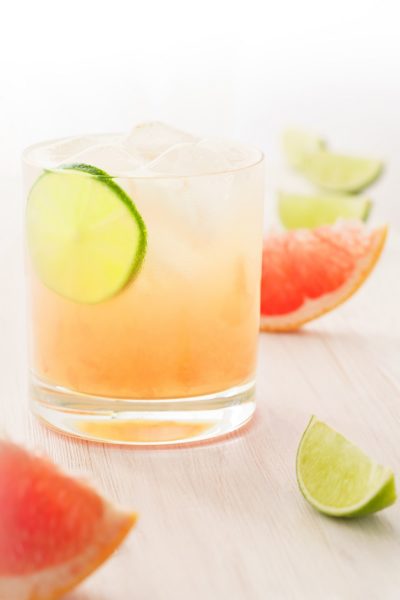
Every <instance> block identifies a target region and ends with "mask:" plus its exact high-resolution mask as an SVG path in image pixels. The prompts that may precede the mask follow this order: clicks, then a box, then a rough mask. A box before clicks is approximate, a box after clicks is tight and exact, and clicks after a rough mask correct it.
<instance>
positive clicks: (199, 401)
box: [31, 377, 255, 445]
mask: <svg viewBox="0 0 400 600" xmlns="http://www.w3.org/2000/svg"><path fill="white" fill-rule="evenodd" d="M31 390H32V394H31V396H32V408H33V411H34V413H35V414H36V415H37V416H38V417H39V418H40V419H42V420H43V421H44V422H45V423H46V424H47V425H48V426H50V427H52V428H54V429H56V430H59V431H61V432H63V433H65V434H69V435H72V436H75V437H80V438H84V439H87V440H92V441H97V442H106V443H111V444H133V445H162V444H183V443H189V442H198V441H201V440H207V439H210V438H214V437H217V436H220V435H225V434H227V433H229V432H231V431H234V430H235V429H238V428H239V427H241V426H242V425H244V424H245V423H247V421H249V419H250V418H251V416H252V414H253V412H254V410H255V386H254V381H251V382H249V383H246V384H244V385H241V386H236V387H233V388H230V389H228V390H224V391H222V392H217V393H214V394H207V395H205V396H195V397H191V398H167V399H162V400H147V399H145V398H143V399H126V398H108V397H101V396H92V395H89V394H80V393H78V392H75V391H73V390H69V389H67V388H63V387H57V386H52V385H49V384H48V383H45V382H43V381H41V380H39V379H37V378H36V377H33V378H32V380H31Z"/></svg>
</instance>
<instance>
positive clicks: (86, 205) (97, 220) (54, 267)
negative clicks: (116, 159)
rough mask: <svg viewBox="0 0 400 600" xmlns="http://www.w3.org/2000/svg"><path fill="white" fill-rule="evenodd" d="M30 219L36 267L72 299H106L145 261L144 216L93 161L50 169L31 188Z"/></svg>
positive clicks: (55, 288)
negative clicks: (91, 163)
mask: <svg viewBox="0 0 400 600" xmlns="http://www.w3.org/2000/svg"><path fill="white" fill-rule="evenodd" d="M26 219H27V237H28V247H29V252H30V255H31V258H32V262H33V265H34V267H35V270H36V271H37V273H38V275H39V277H40V278H41V279H42V281H43V283H44V284H45V285H46V286H47V287H49V288H50V289H52V290H53V291H55V292H56V293H58V294H60V295H61V296H64V297H66V298H69V299H70V300H74V301H76V302H85V303H96V302H100V301H102V300H106V299H107V298H110V297H111V296H113V295H114V294H116V293H117V292H119V291H120V290H121V289H122V288H123V287H124V286H125V285H126V284H127V283H128V282H129V281H130V280H131V279H132V277H133V276H134V275H135V274H136V273H137V271H138V269H139V267H140V265H141V264H142V261H143V258H144V254H145V249H146V228H145V225H144V223H143V219H142V217H141V216H140V214H139V213H138V211H137V209H136V207H135V205H134V204H133V202H132V200H131V199H130V198H129V196H128V195H127V194H126V193H125V192H124V191H123V190H122V188H120V187H119V186H118V185H117V184H116V183H115V182H114V181H113V180H112V179H111V178H110V177H109V176H108V175H107V173H105V172H104V171H101V170H100V169H96V168H95V167H91V166H90V165H69V166H67V167H64V168H63V169H59V170H56V171H45V172H44V173H43V174H42V175H41V176H40V177H39V179H38V180H37V181H36V182H35V183H34V185H33V187H32V189H31V191H30V193H29V198H28V204H27V216H26Z"/></svg>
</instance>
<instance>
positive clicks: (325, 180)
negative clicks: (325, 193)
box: [301, 152, 383, 193]
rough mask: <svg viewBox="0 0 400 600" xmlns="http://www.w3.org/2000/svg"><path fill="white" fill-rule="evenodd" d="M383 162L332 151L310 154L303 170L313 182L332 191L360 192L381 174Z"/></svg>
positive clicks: (302, 167) (303, 165)
mask: <svg viewBox="0 0 400 600" xmlns="http://www.w3.org/2000/svg"><path fill="white" fill-rule="evenodd" d="M382 169H383V164H382V162H381V161H379V160H374V159H370V158H356V157H353V156H344V155H341V154H332V153H330V152H316V153H315V154H309V155H308V156H307V157H306V158H305V160H304V162H303V164H302V165H301V171H302V173H303V175H305V176H306V177H307V178H308V179H309V180H310V181H311V182H312V183H314V184H315V185H317V186H318V187H320V188H323V189H326V190H330V191H332V192H350V193H354V192H359V191H361V190H363V189H364V188H366V187H367V186H368V185H370V184H371V183H372V182H373V181H375V180H376V179H377V178H378V177H379V175H380V174H381V172H382Z"/></svg>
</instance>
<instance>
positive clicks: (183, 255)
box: [30, 177, 262, 399]
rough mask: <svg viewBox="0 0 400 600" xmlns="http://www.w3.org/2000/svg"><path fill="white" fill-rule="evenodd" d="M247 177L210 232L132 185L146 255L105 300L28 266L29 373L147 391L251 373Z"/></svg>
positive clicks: (166, 392) (72, 385) (255, 267)
mask: <svg viewBox="0 0 400 600" xmlns="http://www.w3.org/2000/svg"><path fill="white" fill-rule="evenodd" d="M252 182H253V187H254V186H256V188H257V189H256V190H254V189H247V188H246V187H245V186H242V187H241V188H238V193H239V194H242V195H239V196H238V198H237V201H236V204H235V206H236V209H235V210H236V212H234V213H232V215H229V219H228V218H227V219H220V221H218V226H214V223H213V222H211V225H213V227H212V228H211V229H210V231H209V230H208V229H207V228H205V231H202V230H201V229H199V228H196V227H195V228H193V229H191V230H187V229H186V228H187V223H186V224H185V223H181V222H180V218H179V211H176V212H175V213H174V214H175V216H174V215H173V214H172V211H171V210H168V211H166V212H165V213H163V211H162V207H163V204H162V203H161V202H160V198H159V197H156V196H154V197H152V196H151V194H149V193H148V194H147V195H145V194H144V193H143V190H142V194H141V195H138V194H135V190H133V193H132V191H131V193H132V197H133V198H134V199H135V201H136V204H137V206H138V209H139V210H140V212H141V214H142V216H143V218H144V221H145V223H146V225H147V228H148V249H147V254H146V257H145V261H144V264H143V268H142V269H141V271H140V273H139V274H138V275H137V277H136V278H135V279H134V280H133V281H131V282H130V283H129V285H128V286H127V287H125V288H124V289H123V290H122V291H121V292H120V293H118V294H117V295H115V296H114V297H113V298H111V299H109V300H107V301H105V302H101V303H99V304H96V305H88V304H79V303H76V302H72V301H70V300H67V299H65V298H62V297H61V296H59V295H57V294H56V293H54V292H52V291H51V290H49V289H48V288H47V287H46V286H44V285H43V283H42V282H41V281H40V280H39V279H38V277H37V276H36V274H35V273H34V271H33V269H32V268H31V270H30V286H31V310H32V315H31V316H32V344H31V348H32V364H33V369H34V372H35V374H36V375H37V376H38V377H39V378H41V379H43V380H45V381H46V382H48V383H50V384H55V385H59V386H64V387H66V388H69V389H71V390H75V391H78V392H85V393H88V394H94V395H100V396H107V397H114V398H145V399H156V398H178V397H188V396H196V395H201V394H208V393H213V392H217V391H222V390H225V389H229V388H231V387H233V386H236V385H239V384H243V383H245V382H247V381H250V380H252V379H253V378H254V372H255V365H256V350H257V336H258V323H259V281H260V269H261V237H262V236H261V229H262V227H261V223H260V220H261V214H262V183H260V177H257V178H256V180H255V182H254V181H253V180H252ZM148 186H149V189H150V183H149V184H148ZM245 192H246V193H245ZM256 192H257V193H256ZM244 193H245V194H244ZM144 196H145V198H146V202H143V203H142V204H140V202H139V200H140V198H141V197H144ZM138 198H139V199H138ZM152 200H154V201H153V202H152ZM250 201H251V202H250Z"/></svg>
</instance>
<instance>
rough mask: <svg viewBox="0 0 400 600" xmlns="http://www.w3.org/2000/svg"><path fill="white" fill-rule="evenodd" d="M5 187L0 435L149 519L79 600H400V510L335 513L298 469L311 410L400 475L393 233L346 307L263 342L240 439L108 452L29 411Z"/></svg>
mask: <svg viewBox="0 0 400 600" xmlns="http://www.w3.org/2000/svg"><path fill="white" fill-rule="evenodd" d="M0 188H1V189H0V191H1V192H2V202H3V204H2V219H1V221H0V251H1V252H0V276H1V282H2V286H1V294H0V364H1V370H0V428H1V429H3V430H4V431H5V432H7V433H8V434H10V435H11V436H13V437H14V439H16V440H18V441H22V442H24V443H26V444H27V445H29V446H31V447H34V448H40V449H42V450H43V451H45V452H47V453H48V454H49V455H50V456H51V458H52V459H54V460H55V461H56V462H57V463H59V464H60V465H62V467H63V468H65V469H66V470H67V471H70V472H72V473H85V474H87V475H88V476H89V477H90V479H91V480H92V481H93V482H94V483H95V484H96V485H97V486H98V488H99V489H100V490H102V492H104V493H105V494H106V495H107V496H109V497H110V498H111V499H113V500H115V501H118V502H121V503H123V504H125V505H127V506H129V507H133V508H134V509H136V510H137V511H138V512H139V513H140V521H139V524H138V527H137V529H136V530H135V531H134V532H133V533H132V535H131V536H130V538H129V540H128V542H127V543H126V544H125V545H124V546H123V547H122V548H121V550H120V551H119V552H117V554H116V555H115V556H114V557H113V558H112V559H111V560H110V561H109V563H107V564H106V565H105V566H104V567H103V568H102V569H101V570H100V571H98V572H97V573H96V574H94V575H93V576H92V577H91V578H90V579H89V580H88V581H87V582H86V583H85V584H83V585H82V586H81V587H80V588H79V590H77V591H76V592H74V593H73V594H70V595H69V596H68V600H187V599H190V600H204V599H208V600H214V599H215V600H225V599H226V600H241V599H245V600H258V599H260V600H268V599H278V600H280V599H284V600H286V599H287V600H292V599H293V600H297V599H300V600H302V599H307V600H314V599H315V600H320V599H323V600H339V599H340V600H365V599H367V600H375V599H376V600H397V599H398V598H399V597H400V568H399V564H400V562H399V561H400V504H398V505H395V506H394V507H392V508H390V509H388V510H387V511H385V512H382V513H381V514H379V515H377V516H373V517H370V518H367V519H364V520H358V521H352V522H344V521H343V522H340V521H336V520H332V519H328V518H324V517H323V516H321V515H319V514H318V513H316V512H314V511H313V510H312V509H311V508H310V507H309V506H308V505H307V504H306V503H305V501H304V500H303V498H302V496H301V495H300V493H299V491H298V488H297V485H296V478H295V470H294V462H295V452H296V447H297V444H298V441H299V438H300V435H301V433H302V431H303V429H304V428H305V426H306V424H307V421H308V419H309V417H310V415H311V414H312V413H315V414H317V415H318V416H319V417H320V418H322V419H325V420H326V421H327V422H328V423H330V424H332V425H333V426H336V427H337V428H338V429H339V430H340V431H341V432H343V433H344V434H345V435H347V436H348V437H349V438H351V439H352V440H353V441H355V442H356V443H358V444H359V445H361V446H362V447H363V448H364V449H365V450H367V451H368V452H369V453H370V454H371V455H372V456H374V457H375V458H376V459H377V460H379V461H381V462H383V463H385V464H388V465H391V466H392V467H393V468H394V470H395V471H397V472H400V316H399V315H400V311H399V307H400V277H399V275H400V266H399V265H400V240H399V239H398V238H396V237H395V236H393V235H392V236H391V238H390V239H389V244H388V247H387V248H386V251H385V253H384V256H383V258H382V260H381V263H380V264H379V266H378V268H377V270H376V272H375V273H374V274H373V276H372V278H371V280H370V281H368V282H367V284H366V285H365V287H364V288H363V289H362V290H361V291H360V292H359V293H358V295H357V296H356V297H355V298H354V299H353V300H351V301H350V302H349V303H348V304H347V305H346V306H344V307H342V308H341V309H340V310H338V311H337V312H335V313H333V314H332V315H329V316H326V317H325V318H323V319H321V320H319V321H317V322H315V324H313V325H311V326H309V327H307V328H305V329H304V330H303V331H302V332H301V333H299V334H295V335H262V336H261V337H260V361H259V374H258V410H257V413H256V417H255V419H254V420H253V422H252V423H251V424H250V425H249V426H247V427H246V428H245V429H243V430H242V431H240V432H239V433H238V434H236V435H232V436H230V437H228V438H227V439H225V440H223V441H219V442H214V443H211V444H204V445H201V446H197V447H185V448H180V449H177V448H175V449H164V450H149V449H134V448H131V449H130V448H126V447H105V446H103V445H100V444H89V443H85V442H78V441H76V440H71V439H68V438H66V437H64V436H62V435H58V434H56V433H53V432H52V431H48V430H47V429H45V427H43V426H42V425H41V424H39V423H38V422H36V421H35V419H34V418H33V417H32V416H31V415H30V414H29V411H28V399H27V387H26V361H25V316H24V302H23V282H22V274H21V269H22V250H21V213H22V210H20V208H21V206H20V204H18V202H19V201H18V199H17V196H18V193H17V189H16V187H15V185H14V184H11V183H9V184H7V182H2V183H1V185H0ZM7 199H8V200H10V201H8V200H7ZM11 200H13V201H12V202H11ZM7 207H9V210H7Z"/></svg>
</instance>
